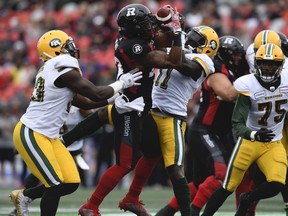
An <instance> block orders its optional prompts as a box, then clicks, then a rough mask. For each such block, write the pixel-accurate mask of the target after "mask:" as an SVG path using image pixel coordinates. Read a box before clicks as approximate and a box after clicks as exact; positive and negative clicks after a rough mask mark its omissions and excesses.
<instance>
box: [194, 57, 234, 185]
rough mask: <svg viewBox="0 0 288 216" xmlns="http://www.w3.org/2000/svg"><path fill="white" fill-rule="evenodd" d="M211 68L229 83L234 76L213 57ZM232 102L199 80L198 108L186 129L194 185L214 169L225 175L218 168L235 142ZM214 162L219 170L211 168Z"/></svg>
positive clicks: (222, 165) (212, 172)
mask: <svg viewBox="0 0 288 216" xmlns="http://www.w3.org/2000/svg"><path fill="white" fill-rule="evenodd" d="M214 67H215V73H223V74H224V75H225V76H227V78H228V79H229V80H230V81H231V83H233V82H234V80H235V79H236V77H235V76H234V74H233V73H232V72H231V71H229V70H228V69H227V68H226V66H225V65H224V64H223V63H222V62H221V61H220V60H219V59H218V58H217V57H215V59H214ZM212 76H213V75H212ZM234 105H235V103H234V102H228V101H223V100H219V99H218V98H217V97H216V95H215V93H214V91H213V89H211V88H210V87H209V86H208V85H207V81H206V80H205V81H204V82H203V84H202V87H201V98H200V106H199V111H198V113H197V115H196V116H195V118H194V119H193V122H192V124H191V126H190V127H189V131H188V142H189V145H190V148H191V151H192V154H193V158H194V159H193V163H194V164H193V168H194V169H193V181H194V183H195V184H196V185H198V184H200V183H201V182H202V181H203V180H204V179H205V178H206V177H207V176H210V175H215V174H216V173H215V172H221V177H220V176H219V177H220V178H224V176H225V171H226V169H224V170H222V169H223V167H224V165H225V164H226V162H227V161H228V159H229V158H228V157H229V155H230V153H231V151H232V149H233V147H234V144H235V141H236V140H235V139H234V136H233V133H232V125H231V117H232V112H233V108H234ZM218 165H220V166H219V170H215V169H217V167H218ZM203 167H205V169H203ZM225 167H226V165H225ZM216 175H220V174H219V173H218V174H216Z"/></svg>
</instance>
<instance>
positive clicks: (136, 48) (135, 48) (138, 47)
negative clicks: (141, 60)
mask: <svg viewBox="0 0 288 216" xmlns="http://www.w3.org/2000/svg"><path fill="white" fill-rule="evenodd" d="M132 49H133V52H134V53H135V54H140V53H141V52H142V50H143V48H142V46H141V45H139V44H135V45H134V46H133V48H132Z"/></svg>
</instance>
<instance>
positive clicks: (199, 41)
mask: <svg viewBox="0 0 288 216" xmlns="http://www.w3.org/2000/svg"><path fill="white" fill-rule="evenodd" d="M206 41H207V39H206V37H205V35H203V34H201V33H200V32H198V31H196V30H195V29H192V30H191V31H190V32H189V33H188V34H187V38H186V43H185V45H186V47H187V48H188V49H190V50H191V51H192V52H196V49H197V48H199V47H202V46H204V45H205V43H206Z"/></svg>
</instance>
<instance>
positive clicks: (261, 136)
mask: <svg viewBox="0 0 288 216" xmlns="http://www.w3.org/2000/svg"><path fill="white" fill-rule="evenodd" d="M250 137H251V141H255V140H256V141H259V142H271V140H272V139H273V138H274V137H275V134H274V133H273V131H272V130H268V129H267V128H261V129H260V130H258V131H252V132H251V135H250Z"/></svg>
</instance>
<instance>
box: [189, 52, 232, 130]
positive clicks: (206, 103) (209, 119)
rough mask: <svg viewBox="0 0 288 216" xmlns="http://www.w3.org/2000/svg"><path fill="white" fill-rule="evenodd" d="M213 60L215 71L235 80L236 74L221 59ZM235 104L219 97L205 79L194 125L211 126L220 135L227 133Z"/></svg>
mask: <svg viewBox="0 0 288 216" xmlns="http://www.w3.org/2000/svg"><path fill="white" fill-rule="evenodd" d="M213 62H214V67H215V73H223V74H224V75H225V76H227V77H228V79H229V80H230V81H231V83H233V82H234V81H235V79H236V77H235V76H234V74H233V73H232V72H231V71H229V70H228V69H227V68H226V67H225V65H224V64H223V63H222V62H221V61H220V60H219V59H217V58H215V59H214V60H213ZM234 105H235V103H234V102H229V101H222V100H219V99H217V98H216V94H215V92H214V91H213V89H212V88H210V87H209V86H208V85H207V80H205V81H204V82H203V84H202V86H201V98H200V106H199V111H198V113H197V115H196V116H195V118H194V120H193V123H192V127H193V126H195V127H197V125H199V124H200V125H204V126H208V127H211V129H212V130H213V131H215V133H217V134H219V135H221V134H226V133H227V132H229V131H230V130H231V129H232V125H231V117H232V112H233V109H234Z"/></svg>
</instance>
